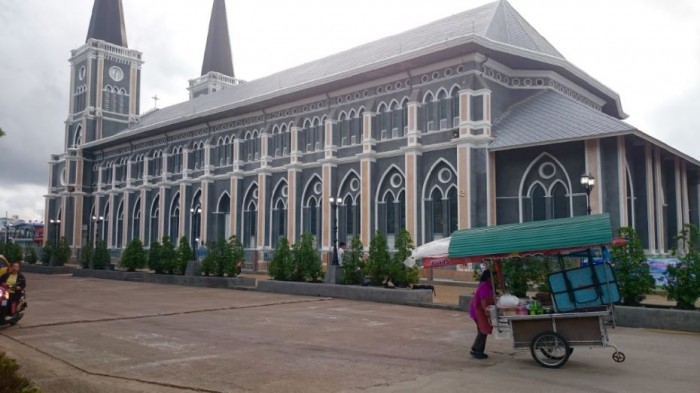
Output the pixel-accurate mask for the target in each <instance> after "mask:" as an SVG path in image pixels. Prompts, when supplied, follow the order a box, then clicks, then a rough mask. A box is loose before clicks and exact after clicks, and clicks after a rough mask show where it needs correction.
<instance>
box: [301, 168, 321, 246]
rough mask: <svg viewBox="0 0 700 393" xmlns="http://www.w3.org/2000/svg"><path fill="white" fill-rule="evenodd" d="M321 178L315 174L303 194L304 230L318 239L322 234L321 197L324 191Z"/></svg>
mask: <svg viewBox="0 0 700 393" xmlns="http://www.w3.org/2000/svg"><path fill="white" fill-rule="evenodd" d="M322 185H323V184H322V182H321V178H320V177H318V176H313V177H312V178H311V180H310V181H309V182H308V183H307V184H306V187H305V188H304V193H303V194H302V204H303V210H302V213H301V214H302V217H301V221H302V232H306V233H311V234H312V235H314V237H315V238H316V240H318V239H319V238H320V236H321V223H322V222H323V221H322V219H321V202H322V201H323V198H322V197H321V195H322V194H321V192H322V188H323V187H322Z"/></svg>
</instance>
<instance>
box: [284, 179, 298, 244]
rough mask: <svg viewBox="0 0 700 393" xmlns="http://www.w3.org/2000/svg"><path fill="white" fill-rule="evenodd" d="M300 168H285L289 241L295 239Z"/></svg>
mask: <svg viewBox="0 0 700 393" xmlns="http://www.w3.org/2000/svg"><path fill="white" fill-rule="evenodd" d="M300 174H301V168H298V167H290V168H289V169H288V170H287V183H288V188H287V239H289V241H290V242H291V243H295V242H296V240H297V216H298V215H299V212H298V210H299V204H298V202H297V195H298V193H297V189H298V187H299V175H300Z"/></svg>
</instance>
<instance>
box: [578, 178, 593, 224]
mask: <svg viewBox="0 0 700 393" xmlns="http://www.w3.org/2000/svg"><path fill="white" fill-rule="evenodd" d="M581 185H582V186H583V188H585V189H586V212H587V213H588V215H589V216H590V215H591V190H593V187H595V177H593V176H592V175H589V174H587V173H584V174H583V175H581Z"/></svg>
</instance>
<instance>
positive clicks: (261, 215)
mask: <svg viewBox="0 0 700 393" xmlns="http://www.w3.org/2000/svg"><path fill="white" fill-rule="evenodd" d="M269 177H270V173H268V172H265V171H263V172H260V173H258V217H257V219H258V239H257V241H258V244H257V246H258V248H259V249H262V248H264V247H265V244H266V242H265V234H266V233H267V232H268V225H267V223H268V221H267V214H268V212H267V206H268V201H267V199H268V198H267V194H268V190H267V180H268V178H269ZM261 259H262V258H261Z"/></svg>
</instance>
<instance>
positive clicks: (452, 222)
mask: <svg viewBox="0 0 700 393" xmlns="http://www.w3.org/2000/svg"><path fill="white" fill-rule="evenodd" d="M447 217H449V223H448V228H447V233H446V236H451V235H452V232H454V231H456V230H457V229H459V207H458V205H457V187H452V188H450V191H448V192H447Z"/></svg>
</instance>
